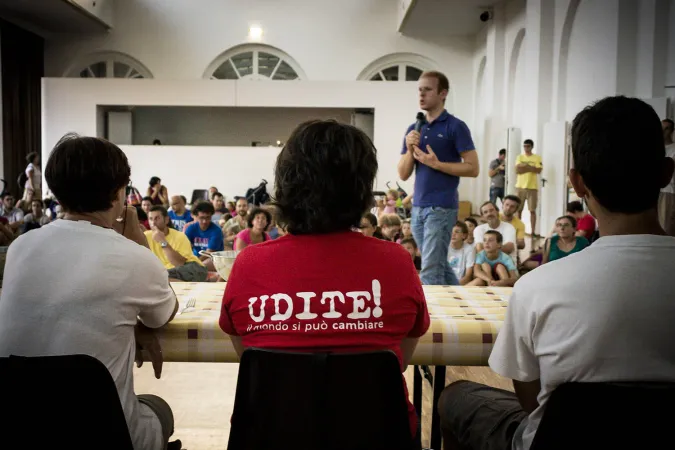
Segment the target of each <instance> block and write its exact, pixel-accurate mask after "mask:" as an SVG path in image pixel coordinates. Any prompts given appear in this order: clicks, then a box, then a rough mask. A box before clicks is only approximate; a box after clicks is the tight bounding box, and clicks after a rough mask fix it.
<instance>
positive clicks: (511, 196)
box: [504, 195, 522, 205]
mask: <svg viewBox="0 0 675 450" xmlns="http://www.w3.org/2000/svg"><path fill="white" fill-rule="evenodd" d="M507 200H511V201H514V202H516V203H518V204H519V205H520V204H521V203H522V202H521V200H520V197H518V196H517V195H507V196H506V197H504V201H507Z"/></svg>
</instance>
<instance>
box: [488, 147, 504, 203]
mask: <svg viewBox="0 0 675 450" xmlns="http://www.w3.org/2000/svg"><path fill="white" fill-rule="evenodd" d="M488 176H489V177H490V202H492V203H493V204H495V205H496V204H497V199H500V200H501V201H502V203H504V186H505V185H506V184H505V183H506V149H505V148H503V149H501V150H499V156H498V157H497V159H495V160H494V161H492V162H491V163H490V170H489V171H488Z"/></svg>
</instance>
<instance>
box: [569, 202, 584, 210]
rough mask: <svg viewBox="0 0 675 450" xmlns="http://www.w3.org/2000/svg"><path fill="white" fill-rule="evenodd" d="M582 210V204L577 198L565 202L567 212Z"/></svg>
mask: <svg viewBox="0 0 675 450" xmlns="http://www.w3.org/2000/svg"><path fill="white" fill-rule="evenodd" d="M583 210H584V205H582V204H581V202H580V201H579V200H574V201H573V202H569V203H568V204H567V210H566V211H567V212H569V213H578V212H582V211H583Z"/></svg>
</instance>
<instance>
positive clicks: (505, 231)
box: [473, 202, 518, 264]
mask: <svg viewBox="0 0 675 450" xmlns="http://www.w3.org/2000/svg"><path fill="white" fill-rule="evenodd" d="M480 214H481V215H482V216H483V220H485V222H487V223H484V224H482V225H478V226H477V227H476V229H475V230H473V241H474V243H475V245H476V254H478V253H480V252H481V251H482V250H483V236H485V232H486V231H488V230H493V231H499V232H500V233H501V235H502V238H503V243H502V251H503V252H504V253H506V254H507V255H509V256H510V257H511V259H513V262H514V264H517V263H516V261H517V259H518V247H517V242H518V241H517V238H516V229H515V227H514V226H513V225H511V224H510V223H508V222H504V221H503V220H499V208H497V206H496V205H495V204H494V203H492V202H485V203H483V204H482V205H481V207H480Z"/></svg>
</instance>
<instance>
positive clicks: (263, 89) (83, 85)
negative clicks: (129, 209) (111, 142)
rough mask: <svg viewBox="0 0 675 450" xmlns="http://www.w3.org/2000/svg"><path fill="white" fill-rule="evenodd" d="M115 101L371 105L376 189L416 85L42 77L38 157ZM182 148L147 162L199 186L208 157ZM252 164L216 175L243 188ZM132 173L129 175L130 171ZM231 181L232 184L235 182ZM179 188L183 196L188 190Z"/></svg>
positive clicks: (391, 173) (393, 161)
mask: <svg viewBox="0 0 675 450" xmlns="http://www.w3.org/2000/svg"><path fill="white" fill-rule="evenodd" d="M119 104H129V105H147V106H163V105H172V106H173V105H185V106H228V107H231V106H243V107H281V106H284V107H298V108H309V107H312V108H317V107H319V108H355V107H357V108H373V109H374V110H375V116H374V143H375V146H376V148H377V149H378V161H379V165H380V169H379V172H378V176H377V182H376V187H377V188H378V189H380V190H382V189H384V187H385V183H386V182H387V181H395V180H397V178H398V176H397V170H396V165H397V163H398V161H399V158H400V150H401V144H402V139H403V134H404V132H405V129H406V128H407V127H408V125H410V123H412V122H413V121H414V114H415V112H416V111H417V97H416V89H415V83H381V82H362V81H358V82H357V81H352V82H337V81H336V82H327V81H302V82H293V83H290V82H285V83H284V82H278V83H275V82H260V83H254V82H246V81H241V82H235V81H213V80H121V79H73V78H45V79H43V83H42V156H43V158H44V160H46V159H47V158H48V156H49V151H50V150H51V148H52V147H53V146H54V144H55V143H56V142H57V141H58V140H59V139H60V138H61V136H62V135H63V134H65V133H67V132H71V131H73V132H77V133H80V134H82V135H89V136H94V135H96V132H97V121H98V118H97V105H119ZM463 115H464V116H466V115H467V114H463ZM155 149H156V148H155ZM250 150H251V148H247V149H245V150H244V149H238V150H236V151H241V152H250ZM130 151H131V150H130ZM183 151H184V152H186V154H189V155H191V158H190V159H191V161H192V162H191V163H190V164H186V165H177V164H175V163H174V162H173V161H172V160H171V159H166V160H165V159H163V158H162V159H157V158H153V161H152V163H151V164H152V165H153V167H154V168H155V170H154V172H155V173H153V175H157V176H159V177H161V178H162V179H165V180H166V182H167V185H168V186H169V187H170V188H171V185H170V184H169V180H177V177H183V178H185V180H184V181H185V184H184V185H185V186H202V185H203V184H204V181H203V180H202V179H201V176H200V173H201V170H202V167H203V166H204V165H208V164H209V162H208V159H204V158H202V157H200V156H199V155H198V154H195V152H194V149H190V148H184V150H183ZM233 151H235V150H233ZM136 155H140V157H141V158H144V157H145V156H146V155H150V156H155V155H156V154H155V153H134V158H137V156H136ZM249 155H250V153H246V155H242V156H241V158H246V157H248V156H249ZM238 157H239V156H238ZM270 162H271V161H264V162H263V161H261V167H267V165H268V164H269V163H270ZM132 164H133V165H134V166H136V167H147V164H148V162H147V161H143V160H138V159H135V160H132ZM256 167H257V166H255V167H252V166H245V168H244V169H243V170H242V169H241V168H237V167H233V168H232V169H230V168H228V167H224V168H223V171H222V173H223V176H225V177H226V176H228V174H229V172H230V170H235V171H237V170H241V171H242V172H244V173H242V176H244V175H245V176H246V179H247V180H251V181H248V182H247V183H246V186H248V185H251V186H252V185H255V184H256V182H257V180H259V179H260V178H262V171H260V172H258V171H257V169H256ZM132 170H133V168H132ZM209 170H210V169H209ZM145 175H147V174H145ZM132 176H133V177H136V175H135V174H133V172H132ZM238 176H239V175H238ZM134 180H136V178H134ZM143 180H144V179H141V180H140V181H139V184H140V183H141V182H143V185H144V184H145V182H144V181H143ZM172 183H173V184H174V186H178V185H182V184H179V182H178V181H172ZM180 183H182V181H181V182H180ZM209 183H210V182H209ZM207 184H208V183H207ZM220 184H221V185H222V183H220ZM237 186H238V185H237ZM237 186H235V188H238V187H237ZM402 186H404V187H405V188H406V189H408V190H411V188H412V180H410V181H409V182H407V183H402ZM218 187H220V185H218ZM270 187H271V186H270ZM172 189H174V188H172ZM189 189H190V190H191V189H193V188H189ZM185 194H186V196H188V194H189V193H185ZM228 194H229V193H228ZM462 199H463V200H464V199H466V200H469V201H472V202H474V203H476V202H478V200H479V199H477V198H462Z"/></svg>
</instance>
